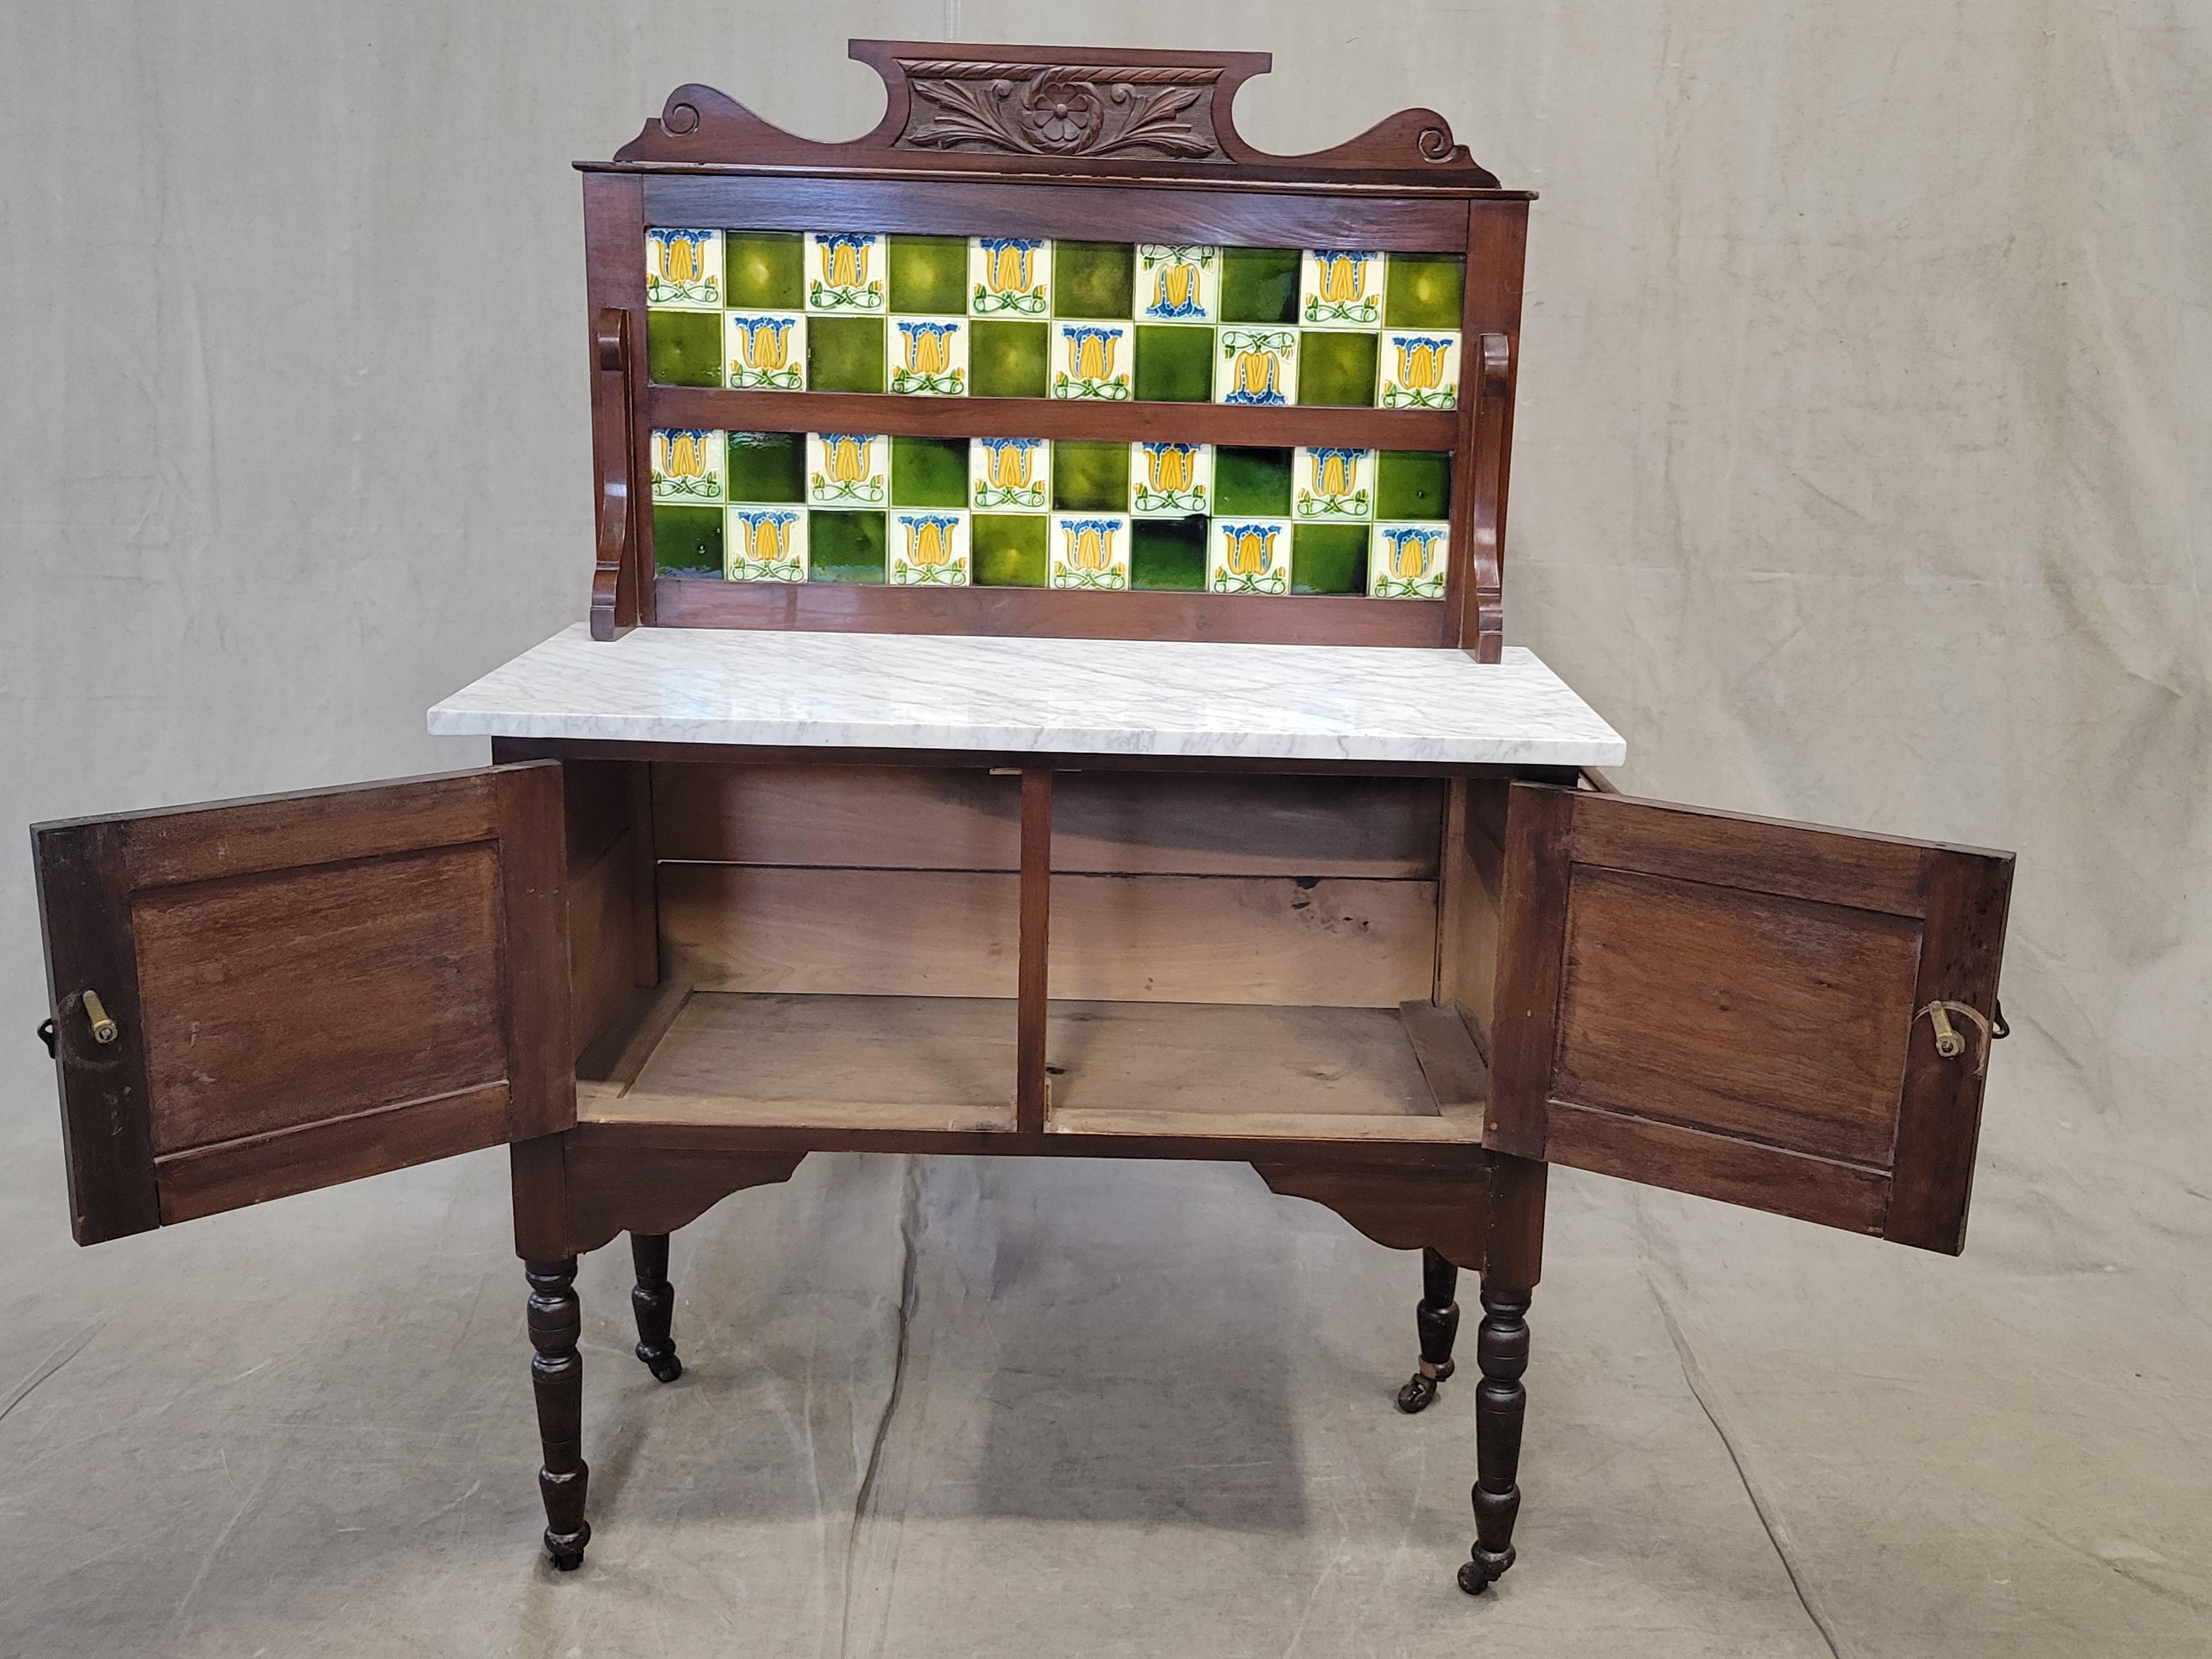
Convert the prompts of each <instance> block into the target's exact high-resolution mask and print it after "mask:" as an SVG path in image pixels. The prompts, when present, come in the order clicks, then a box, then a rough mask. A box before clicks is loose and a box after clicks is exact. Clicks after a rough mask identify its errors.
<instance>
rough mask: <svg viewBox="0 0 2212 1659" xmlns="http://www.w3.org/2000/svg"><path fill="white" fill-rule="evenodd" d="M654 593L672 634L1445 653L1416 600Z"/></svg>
mask: <svg viewBox="0 0 2212 1659" xmlns="http://www.w3.org/2000/svg"><path fill="white" fill-rule="evenodd" d="M914 401H920V400H919V399H916V400H914ZM653 592H654V595H655V600H654V602H655V605H657V607H658V612H657V614H658V617H659V622H660V623H661V624H662V625H663V626H664V627H675V628H796V629H806V630H808V631H811V632H814V633H829V634H852V633H861V634H986V635H1032V636H1043V637H1052V638H1060V639H1089V640H1212V641H1219V642H1224V643H1237V644H1253V643H1260V644H1267V643H1273V644H1281V645H1413V646H1434V645H1441V644H1443V642H1444V640H1443V627H1444V609H1445V608H1444V606H1443V605H1439V604H1437V603H1435V602H1433V601H1429V600H1422V599H1358V598H1343V597H1338V596H1334V595H1332V596H1326V597H1324V596H1320V595H1310V596H1300V597H1298V598H1295V599H1271V598H1268V597H1266V596H1264V595H1260V594H1243V595H1237V596H1230V595H1225V594H1214V593H1158V592H1146V593H1103V594H1102V593H1071V592H1055V591H1054V590H1051V589H1048V588H1038V587H869V586H857V585H853V586H848V585H847V584H845V583H842V582H799V583H794V584H789V585H787V584H784V583H781V582H726V581H717V580H714V579H713V578H711V577H686V576H663V577H660V578H659V580H656V581H655V582H654V584H653ZM1086 763H1087V762H1086ZM1274 769H1276V770H1303V769H1304V768H1291V767H1276V768H1274ZM1389 770H1391V771H1394V772H1402V771H1404V770H1405V769H1404V768H1401V767H1392V768H1389Z"/></svg>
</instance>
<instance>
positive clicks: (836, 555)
mask: <svg viewBox="0 0 2212 1659" xmlns="http://www.w3.org/2000/svg"><path fill="white" fill-rule="evenodd" d="M883 579H884V515H883V514H882V513H823V512H819V511H817V512H813V513H808V514H807V515H806V580H809V581H811V582H881V581H882V580H883Z"/></svg>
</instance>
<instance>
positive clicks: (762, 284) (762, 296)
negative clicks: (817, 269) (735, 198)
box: [722, 230, 806, 311]
mask: <svg viewBox="0 0 2212 1659" xmlns="http://www.w3.org/2000/svg"><path fill="white" fill-rule="evenodd" d="M722 247H723V254H722V262H723V264H724V267H725V270H726V276H725V280H726V282H727V283H729V289H730V301H729V302H730V306H731V307H732V309H733V310H739V311H742V310H744V309H745V308H746V307H759V308H760V309H762V310H763V311H796V310H798V309H799V307H800V306H802V305H804V304H805V302H806V280H805V254H804V252H802V251H801V249H800V247H799V233H798V232H797V231H795V230H792V231H775V230H749V231H748V230H733V231H731V232H729V233H728V234H726V235H725V236H724V237H723V238H722Z"/></svg>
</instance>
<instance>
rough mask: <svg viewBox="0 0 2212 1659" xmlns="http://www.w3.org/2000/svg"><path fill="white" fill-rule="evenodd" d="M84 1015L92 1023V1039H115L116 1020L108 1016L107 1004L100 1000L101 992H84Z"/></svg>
mask: <svg viewBox="0 0 2212 1659" xmlns="http://www.w3.org/2000/svg"><path fill="white" fill-rule="evenodd" d="M84 1017H85V1018H86V1019H88V1021H90V1022H91V1024H92V1040H93V1041H94V1042H114V1041H115V1037H116V1030H115V1022H114V1020H112V1018H109V1017H108V1012H107V1005H106V1003H104V1002H102V1001H101V1000H100V993H99V992H97V991H87V992H86V993H85V994H84Z"/></svg>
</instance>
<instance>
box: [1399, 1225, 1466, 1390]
mask: <svg viewBox="0 0 2212 1659" xmlns="http://www.w3.org/2000/svg"><path fill="white" fill-rule="evenodd" d="M1458 1288H1459V1269H1458V1268H1456V1267H1453V1266H1452V1264H1451V1263H1450V1262H1449V1261H1445V1260H1444V1259H1443V1257H1442V1256H1440V1255H1437V1253H1436V1252H1435V1251H1434V1250H1429V1249H1424V1250H1423V1251H1422V1252H1421V1300H1420V1302H1419V1305H1417V1306H1416V1307H1415V1308H1414V1310H1413V1325H1414V1328H1416V1329H1417V1330H1419V1332H1420V1335H1421V1364H1420V1369H1419V1370H1416V1371H1415V1372H1414V1373H1413V1380H1412V1381H1411V1382H1409V1383H1407V1384H1406V1386H1405V1387H1404V1388H1402V1389H1399V1390H1398V1409H1399V1410H1400V1411H1401V1412H1418V1411H1423V1410H1425V1409H1426V1408H1427V1407H1428V1405H1429V1402H1430V1401H1433V1400H1434V1399H1435V1398H1436V1397H1437V1383H1441V1382H1443V1380H1444V1378H1446V1377H1448V1376H1450V1375H1451V1374H1452V1340H1453V1339H1454V1338H1455V1337H1456V1336H1458V1334H1459V1304H1458V1303H1456V1302H1455V1301H1453V1300H1452V1293H1453V1292H1454V1291H1456V1290H1457V1289H1458Z"/></svg>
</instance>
